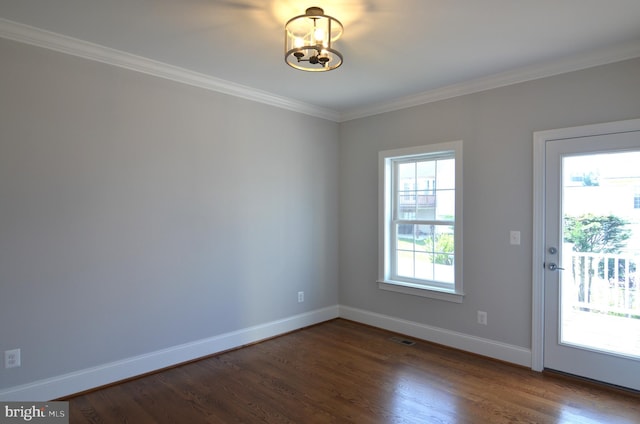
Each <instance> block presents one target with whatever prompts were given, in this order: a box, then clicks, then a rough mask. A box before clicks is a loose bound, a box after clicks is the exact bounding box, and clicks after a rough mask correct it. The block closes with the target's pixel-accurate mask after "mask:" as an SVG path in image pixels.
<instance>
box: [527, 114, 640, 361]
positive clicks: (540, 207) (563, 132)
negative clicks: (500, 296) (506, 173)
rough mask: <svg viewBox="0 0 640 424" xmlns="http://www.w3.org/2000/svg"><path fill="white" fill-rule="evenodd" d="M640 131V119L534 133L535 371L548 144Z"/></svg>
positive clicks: (540, 346)
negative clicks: (564, 140)
mask: <svg viewBox="0 0 640 424" xmlns="http://www.w3.org/2000/svg"><path fill="white" fill-rule="evenodd" d="M629 131H640V119H630V120H625V121H616V122H606V123H601V124H592V125H583V126H579V127H570V128H559V129H555V130H545V131H536V132H534V133H533V240H532V249H533V253H532V255H533V258H532V264H533V265H532V273H533V274H532V278H533V285H532V287H533V289H532V317H531V320H532V328H531V369H532V370H534V371H542V370H543V369H544V310H545V309H544V308H545V305H544V276H545V269H544V260H545V236H544V229H545V220H544V214H545V207H546V203H545V198H546V196H545V195H546V193H545V172H546V170H545V169H546V163H545V162H546V161H545V150H546V143H547V142H549V141H557V140H563V139H572V138H577V137H586V136H593V135H607V134H615V133H622V132H629Z"/></svg>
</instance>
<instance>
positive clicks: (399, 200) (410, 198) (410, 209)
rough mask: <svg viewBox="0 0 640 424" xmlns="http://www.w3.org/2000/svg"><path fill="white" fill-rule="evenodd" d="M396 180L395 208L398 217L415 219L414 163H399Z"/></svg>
mask: <svg viewBox="0 0 640 424" xmlns="http://www.w3.org/2000/svg"><path fill="white" fill-rule="evenodd" d="M397 167H398V181H396V196H395V209H396V211H395V212H396V217H397V218H398V219H415V217H416V165H415V163H400V164H398V165H397Z"/></svg>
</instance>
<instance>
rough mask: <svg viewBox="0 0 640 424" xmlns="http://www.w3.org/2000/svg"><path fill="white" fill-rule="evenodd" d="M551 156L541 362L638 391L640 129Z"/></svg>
mask: <svg viewBox="0 0 640 424" xmlns="http://www.w3.org/2000/svg"><path fill="white" fill-rule="evenodd" d="M627 122H629V121H627ZM610 128H611V127H610ZM600 132H602V131H600ZM544 155H545V158H544V168H545V171H544V173H545V175H544V177H545V178H544V204H545V206H544V242H543V244H544V254H543V255H542V257H543V258H544V263H543V264H542V266H543V267H544V270H543V271H542V276H543V278H544V286H543V290H544V294H543V301H544V312H543V314H544V315H543V318H544V327H543V330H544V349H543V366H544V368H547V369H553V370H558V371H562V372H566V373H570V374H574V375H578V376H582V377H586V378H590V379H594V380H598V381H602V382H606V383H610V384H614V385H618V386H623V387H627V388H631V389H635V390H640V289H639V286H640V128H638V129H637V130H632V131H629V130H628V126H627V127H624V126H623V127H621V128H620V130H615V127H613V130H612V131H611V132H609V133H604V134H603V133H599V134H598V133H597V132H596V133H595V134H583V135H581V136H575V137H568V138H553V137H548V138H547V139H546V140H545V142H544Z"/></svg>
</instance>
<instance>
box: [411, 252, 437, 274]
mask: <svg viewBox="0 0 640 424" xmlns="http://www.w3.org/2000/svg"><path fill="white" fill-rule="evenodd" d="M415 258H416V264H415V274H416V275H415V277H416V278H419V279H421V280H433V255H432V254H430V253H416V255H415Z"/></svg>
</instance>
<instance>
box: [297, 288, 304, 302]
mask: <svg viewBox="0 0 640 424" xmlns="http://www.w3.org/2000/svg"><path fill="white" fill-rule="evenodd" d="M302 302H304V292H303V291H299V292H298V303H302Z"/></svg>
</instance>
